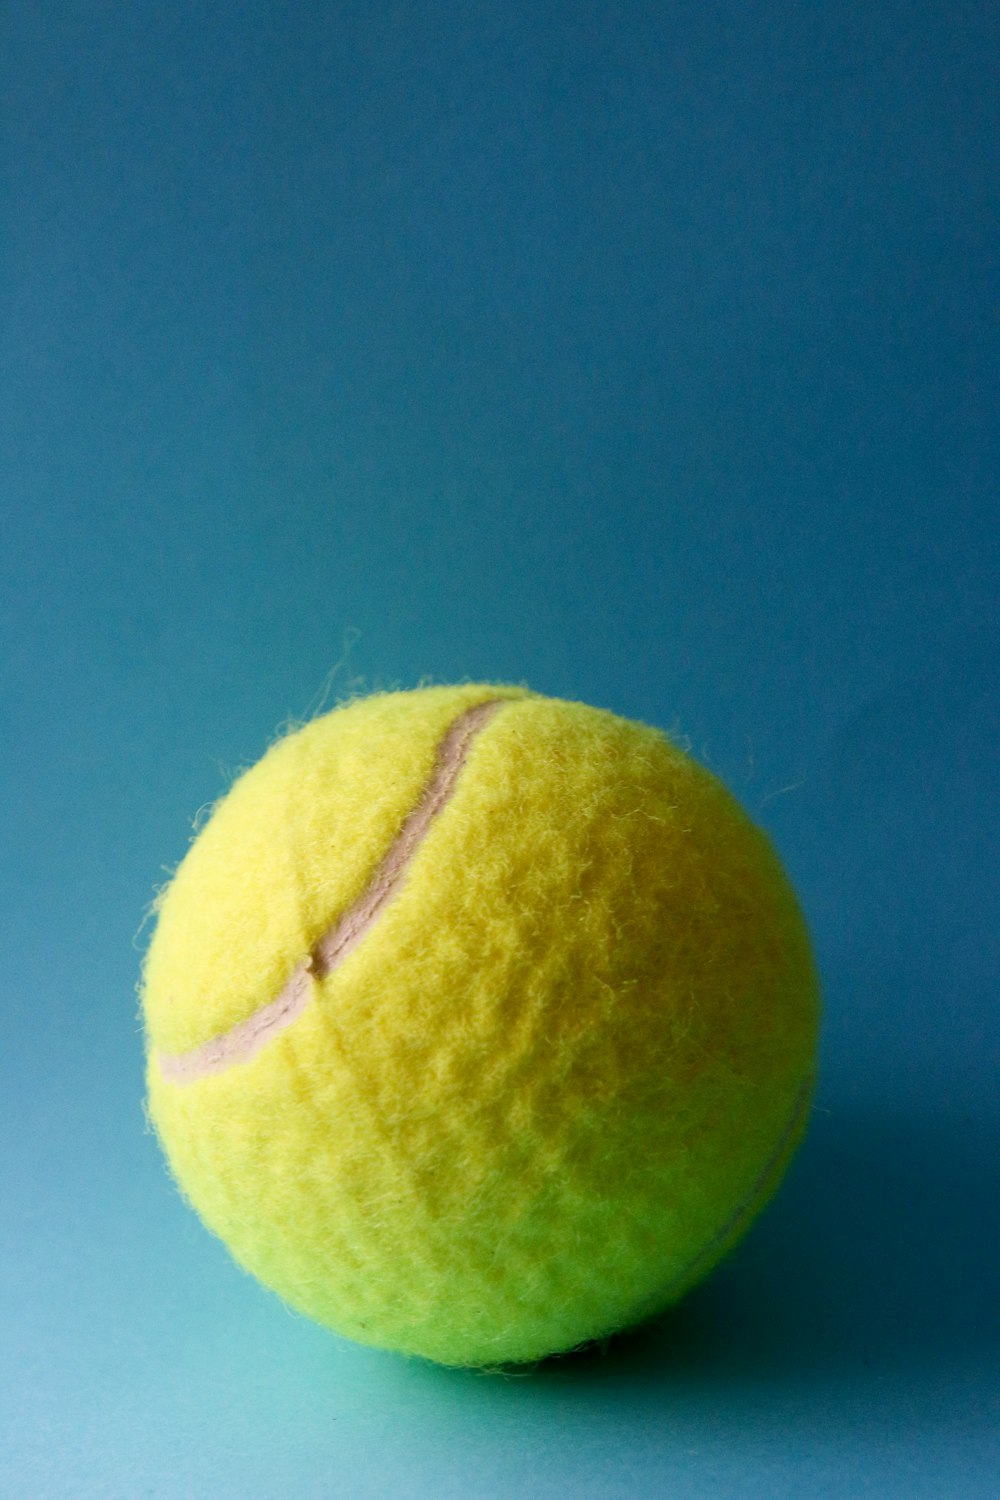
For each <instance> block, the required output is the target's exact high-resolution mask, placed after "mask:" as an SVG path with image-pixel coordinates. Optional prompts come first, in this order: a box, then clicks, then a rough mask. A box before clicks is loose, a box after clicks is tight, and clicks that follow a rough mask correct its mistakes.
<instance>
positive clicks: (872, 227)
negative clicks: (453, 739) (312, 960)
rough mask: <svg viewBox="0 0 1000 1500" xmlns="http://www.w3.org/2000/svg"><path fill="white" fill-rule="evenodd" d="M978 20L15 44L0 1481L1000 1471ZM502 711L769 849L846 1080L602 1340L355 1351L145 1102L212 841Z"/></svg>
mask: <svg viewBox="0 0 1000 1500" xmlns="http://www.w3.org/2000/svg"><path fill="white" fill-rule="evenodd" d="M998 41H1000V28H998V22H997V19H996V15H995V13H992V12H991V9H990V7H988V6H984V5H982V4H978V3H976V4H973V3H966V0H951V3H949V4H948V5H944V4H937V3H930V4H924V5H919V6H915V5H906V4H902V3H892V0H890V3H886V4H881V5H870V4H860V3H846V0H832V3H830V4H826V5H823V6H806V5H801V4H798V5H796V4H791V3H781V0H753V3H749V4H735V3H732V0H718V3H706V4H701V5H697V6H694V5H682V4H679V3H674V0H658V3H655V4H653V3H648V4H647V3H626V4H624V5H616V6H611V5H607V4H601V3H596V0H594V3H585V4H579V5H571V6H566V5H563V4H555V3H549V0H542V3H540V4H532V5H527V4H522V3H520V0H515V3H512V4H507V5H503V6H488V5H485V4H477V3H449V4H445V3H441V0H430V3H427V4H423V5H415V4H410V3H406V0H399V3H394V4H386V3H381V0H376V3H366V4H359V3H353V0H347V3H344V4H338V5H336V6H325V5H318V4H303V5H297V6H292V7H279V6H277V5H274V4H269V3H264V0H249V3H248V4H244V5H241V6H237V5H235V4H229V3H222V4H218V5H215V6H211V7H206V6H203V5H196V4H194V3H192V0H179V3H176V4H174V5H171V6H158V5H153V4H151V3H149V0H134V3H132V4H128V5H126V4H124V3H121V0H98V3H88V4H82V3H79V4H75V3H71V0H38V3H37V4H34V5H32V6H30V7H21V8H19V9H17V8H15V7H7V8H6V14H5V21H4V27H3V36H2V40H0V68H2V73H3V80H4V86H3V99H4V116H3V121H4V123H3V133H4V150H3V186H2V197H0V214H2V233H0V278H2V282H0V286H2V309H3V326H2V334H0V339H2V347H0V495H2V500H0V505H2V519H3V526H2V534H0V612H2V614H0V630H2V642H0V646H2V678H0V721H2V724H3V735H2V739H0V772H2V776H3V797H2V811H0V818H2V825H0V895H2V910H0V921H2V943H0V1002H2V1011H0V1127H2V1129H0V1138H2V1140H3V1142H4V1149H3V1152H2V1154H0V1203H2V1205H3V1210H2V1215H0V1326H2V1330H3V1336H2V1339H0V1493H2V1494H3V1495H5V1496H6V1495H11V1496H26V1497H29V1496H30V1497H35V1500H48V1497H53V1500H54V1497H65V1496H70V1495H71V1496H74V1497H82V1500H89V1497H91V1496H93V1497H97V1496H100V1497H105V1500H115V1497H119V1496H121V1497H129V1500H132V1497H136V1496H139V1495H151V1496H152V1495H155V1496H158V1497H164V1500H173V1497H192V1496H196V1497H200V1496H211V1497H213V1500H228V1497H233V1500H272V1497H274V1500H277V1497H285V1496H291V1495H294V1496H300V1497H312V1496H315V1497H325V1496H338V1497H339V1496H344V1497H351V1500H353V1497H359V1500H363V1497H369V1496H371V1497H379V1500H384V1497H386V1496H399V1497H401V1500H423V1497H427V1500H449V1497H455V1500H479V1497H497V1500H505V1497H515V1496H523V1495H531V1496H532V1497H534V1500H548V1497H552V1500H555V1497H562V1496H569V1495H573V1496H578V1497H581V1500H585V1497H591V1496H592V1497H595V1500H597V1497H602V1500H603V1497H607V1500H618V1497H626V1496H629V1497H631V1496H636V1497H639V1496H642V1497H646V1496H656V1495H664V1496H667V1495H669V1496H670V1497H672V1500H686V1497H713V1500H714V1497H719V1500H725V1497H730V1496H731V1497H743V1496H758V1495H759V1496H761V1497H768V1500H780V1497H784V1496H788V1497H800V1496H809V1497H812V1500H823V1497H831V1500H833V1497H841V1496H843V1497H855V1496H861V1495H872V1496H879V1497H894V1496H897V1495H898V1496H900V1497H906V1500H921V1497H924V1496H927V1497H930V1496H950V1495H955V1496H961V1497H964V1500H976V1497H979V1496H983V1497H985V1496H987V1495H993V1494H995V1493H996V1480H997V1473H998V1471H1000V1439H998V1433H1000V1376H998V1370H1000V1358H998V1355H1000V1295H998V1293H1000V1277H998V1271H997V1266H998V1262H997V1250H996V1246H997V1243H998V1238H1000V1223H998V1217H1000V1215H998V1207H997V1204H998V1191H997V1190H998V1186H1000V1184H998V1180H997V1149H996V1142H997V1139H998V1129H1000V1104H998V1097H997V1095H998V1090H997V1078H998V1061H1000V1046H998V1042H1000V1026H998V1021H997V1002H996V974H997V959H998V948H1000V943H998V931H1000V924H998V917H1000V900H998V897H1000V878H998V860H997V841H998V833H1000V827H998V821H1000V820H998V811H997V809H998V806H1000V800H998V797H997V779H996V760H997V748H996V747H997V743H998V735H1000V671H998V652H997V644H998V641H997V622H998V618H1000V615H998V600H997V577H998V545H997V543H998V537H1000V524H998V515H997V499H996V497H997V481H998V465H997V456H998V455H997V448H998V424H997V399H996V398H997V391H998V375H1000V370H998V358H997V356H998V345H1000V339H998V325H997V321H996V317H995V312H996V305H997V294H998V290H1000V288H998V280H1000V278H998V274H997V272H998V266H997V248H996V247H997V227H998V215H997V201H996V194H997V182H998V180H1000V175H998V168H1000V162H998V159H997V158H998V154H1000V95H998V92H997V90H996V86H995V81H996V76H997V66H998V62H1000V55H998V54H1000V46H998ZM459 678H497V679H503V680H524V681H527V682H529V683H530V684H531V685H532V686H533V687H535V688H536V689H538V690H540V691H543V692H547V693H551V694H554V695H558V696H563V697H569V698H579V699H583V700H585V701H589V702H593V703H596V704H599V705H601V706H604V707H607V708H611V709H614V710H616V711H618V712H620V713H624V714H627V715H629V716H631V717H635V718H640V719H645V720H647V721H649V722H652V723H655V724H659V725H661V726H662V727H664V728H666V729H669V730H671V731H674V732H676V733H678V734H680V735H682V736H683V737H684V738H685V739H686V741H687V742H688V743H689V744H690V747H691V749H692V751H693V753H694V754H696V755H697V756H698V757H699V758H700V759H701V760H702V761H703V762H704V763H705V764H707V765H709V766H710V767H711V768H712V769H713V770H714V771H715V772H716V773H717V774H719V775H720V776H722V777H723V779H724V780H725V781H726V782H727V783H728V785H729V786H730V787H731V788H732V790H733V791H734V792H735V793H736V794H737V795H738V796H739V797H740V798H741V800H742V801H743V803H744V805H745V806H746V807H747V809H748V810H749V811H750V813H751V814H752V815H753V816H754V817H755V818H757V819H758V821H760V822H761V823H762V824H763V825H764V826H765V827H767V828H768V830H769V831H770V833H771V834H772V836H773V838H774V839H775V841H776V842H777V845H778V847H779V849H780V851H781V854H782V856H783V858H784V860H785V862H786V864H787V867H788V869H789V872H790V874H791V876H792V878H793V880H794V882H795V884H796V886H797V888H798V890H799V892H800V895H801V898H802V901H803V905H804V907H805V910H806V912H807V916H808V918H809V921H810V925H811V927H812V930H813V934H814V938H815V943H816V948H817V954H818V958H819V963H820V967H821V971H822V976H823V984H824V993H825V1002H826V1022H825V1030H824V1037H823V1053H822V1079H821V1087H820V1092H819V1098H818V1102H817V1109H816V1114H815V1118H814V1121H813V1126H812V1130H811V1133H810V1136H809V1139H808V1141H807V1144H806V1146H805V1147H804V1149H803V1151H802V1153H801V1154H800V1157H799V1158H798V1160H797V1162H796V1164H795V1166H794V1167H793V1170H792V1172H791V1174H790V1176H789V1178H788V1180H787V1182H786V1185H785V1187H784V1189H783V1191H782V1193H781V1195H780V1196H779V1198H778V1199H777V1201H776V1202H775V1204H774V1205H773V1206H772V1207H771V1209H770V1210H769V1211H768V1212H767V1213H766V1214H765V1216H764V1217H763V1219H762V1220H761V1221H760V1223H759V1224H758V1225H757V1226H756V1227H755V1229H754V1230H753V1232H752V1233H751V1235H750V1236H749V1237H748V1238H747V1240H746V1241H744V1243H743V1245H742V1246H741V1248H740V1249H739V1251H738V1253H737V1254H736V1256H735V1257H734V1258H733V1259H732V1260H731V1261H730V1262H729V1263H728V1264H727V1265H726V1266H725V1267H724V1268H723V1269H721V1270H720V1271H719V1273H718V1274H717V1275H716V1276H715V1277H714V1278H713V1279H711V1280H710V1281H709V1282H708V1283H707V1284H706V1285H705V1286H703V1287H702V1288H701V1289H699V1290H698V1291H697V1292H695V1293H694V1294H692V1295H691V1297H690V1298H689V1299H688V1300H687V1301H686V1302H685V1303H684V1304H683V1305H682V1306H681V1307H680V1308H679V1309H678V1310H677V1311H676V1313H675V1314H673V1315H672V1316H671V1317H669V1318H668V1319H665V1320H663V1321H662V1322H660V1323H658V1324H656V1325H654V1326H652V1327H650V1328H648V1329H646V1330H645V1331H643V1332H641V1333H638V1334H636V1335H633V1336H631V1337H629V1338H626V1339H622V1340H620V1341H618V1342H616V1343H613V1344H612V1346H611V1347H610V1349H609V1350H608V1351H607V1352H606V1353H605V1354H604V1355H603V1356H602V1355H598V1354H591V1355H589V1356H579V1357H575V1358H573V1359H568V1360H562V1361H557V1362H553V1363H552V1364H551V1365H545V1366H543V1367H541V1368H540V1369H538V1370H536V1371H535V1372H534V1373H532V1374H530V1375H523V1376H517V1377H498V1376H492V1377H485V1376H477V1375H470V1374H467V1373H461V1372H456V1371H446V1370H441V1369H437V1368H435V1367H433V1366H430V1365H427V1364H423V1363H421V1362H419V1361H410V1362H407V1361H405V1360H402V1359H400V1358H398V1357H395V1356H393V1355H390V1354H381V1353H377V1352H374V1351H371V1350H366V1349H360V1348H356V1347H354V1346H352V1345H350V1344H348V1343H345V1342H344V1341H341V1340H337V1339H335V1338H333V1337H332V1336H330V1335H328V1334H326V1333H324V1332H323V1331H321V1330H319V1329H317V1328H315V1327H313V1326H311V1325H309V1324H308V1323H306V1322H305V1321H304V1320H301V1319H299V1318H296V1317H293V1316H290V1315H289V1314H288V1312H287V1311H286V1310H285V1309H284V1308H283V1307H282V1306H281V1305H280V1303H279V1302H278V1301H277V1300H276V1299H275V1298H274V1297H272V1296H271V1295H270V1294H268V1293H266V1292H264V1291H262V1290H261V1289H260V1288H258V1287H257V1286H256V1285H255V1284H254V1283H252V1282H251V1281H250V1280H249V1279H248V1278H246V1277H245V1276H243V1275H242V1273H240V1272H239V1271H238V1270H237V1269H236V1268H235V1266H234V1265H233V1264H232V1263H231V1261H230V1260H229V1258H228V1256H227V1254H226V1252H225V1251H224V1250H223V1248H222V1247H221V1245H219V1244H218V1243H217V1242H216V1241H214V1240H213V1239H212V1238H211V1237H210V1236H209V1235H208V1234H207V1233H206V1232H205V1231H204V1230H203V1229H202V1228H201V1227H200V1225H199V1224H198V1222H197V1221H196V1220H195V1218H194V1216H193V1215H192V1214H191V1213H190V1212H189V1211H188V1210H187V1209H186V1208H185V1207H184V1205H183V1204H182V1202H181V1201H180V1200H179V1198H178V1197H177V1196H176V1195H175V1194H174V1192H173V1190H172V1189H171V1187H170V1185H169V1182H168V1179H167V1176H166V1173H165V1170H164V1168H163V1165H162V1162H161V1159H160V1157H159V1154H158V1151H157V1147H156V1144H155V1141H154V1140H153V1139H152V1137H151V1136H150V1135H149V1134H148V1133H147V1132H146V1131H145V1128H144V1120H143V1113H142V1103H141V1100H142V1066H143V1043H142V1036H141V1030H140V1027H139V1024H138V1020H137V1003H136V999H135V993H134V986H135V983H136V980H137V977H138V970H139V963H140V957H141V952H142V949H143V946H144V943H145V941H146V939H147V937H148V931H149V926H148V923H146V924H145V925H143V916H144V913H145V912H146V910H147V907H148V904H149V902H150V899H151V897H152V893H153V891H154V889H155V887H156V886H158V885H159V884H161V883H162V881H163V880H164V879H165V872H167V871H169V870H170V869H171V868H173V867H174V866H175V865H176V863H177V861H178V859H179V858H180V857H181V855H182V854H183V852H184V850H185V848H186V847H187V844H188V841H189V838H190V835H191V826H192V820H193V819H194V816H195V814H196V812H197V810H198V809H199V808H201V807H203V806H204V805H205V804H208V803H210V802H212V801H213V800H214V799H215V798H216V797H217V796H218V795H219V793H220V792H221V790H222V789H223V788H224V787H225V786H226V785H227V784H228V782H229V780H230V779H231V777H232V775H233V773H234V771H235V770H236V769H237V768H239V767H240V766H242V765H245V764H248V763H250V762H252V761H253V760H254V759H256V758H257V756H259V755H260V754H261V753H262V751H263V750H264V749H265V748H266V746H267V744H268V743H269V742H270V740H271V739H272V738H273V736H274V733H275V732H276V730H277V728H278V726H279V725H280V724H281V723H282V722H284V721H285V720H286V719H288V718H299V717H302V716H305V715H308V714H309V713H311V712H314V711H316V709H317V708H318V707H319V706H320V705H321V704H323V703H332V702H333V701H335V700H336V699H337V698H338V697H339V696H341V695H343V694H345V693H348V692H353V691H357V690H358V689H359V688H378V687H387V686H395V685H400V686H414V685H416V684H417V683H418V682H420V681H422V680H426V679H430V680H434V681H450V680H454V679H459Z"/></svg>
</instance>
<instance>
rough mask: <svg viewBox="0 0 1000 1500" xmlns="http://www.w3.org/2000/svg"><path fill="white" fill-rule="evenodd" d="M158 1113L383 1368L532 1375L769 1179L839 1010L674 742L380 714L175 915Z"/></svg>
mask: <svg viewBox="0 0 1000 1500" xmlns="http://www.w3.org/2000/svg"><path fill="white" fill-rule="evenodd" d="M158 906H159V909H158V920H157V925H156V930H155V933H154V936H153V940H152V942H151V945H150V948H149V951H148V953H147V955H146V960H145V963H144V975H143V984H142V993H143V1004H144V1013H145V1024H146V1033H147V1039H148V1066H147V1079H148V1110H149V1114H150V1116H151V1119H152V1121H153V1123H154V1125H155V1128H156V1131H157V1132H158V1134H159V1137H160V1140H161V1141H162V1144H163V1147H164V1149H165V1152H166V1155H167V1157H168V1159H169V1162H170V1165H171V1167H172V1170H173V1173H174V1175H175V1177H176V1180H177V1182H178V1184H179V1185H180V1187H181V1189H182V1191H183V1192H184V1194H185V1195H186V1196H187V1197H188V1198H189V1199H190V1201H191V1203H192V1204H193V1205H194V1207H195V1208H196V1209H197V1211H198V1213H199V1214H200V1215H201V1217H202V1218H203V1220H204V1221H205V1223H206V1224H207V1225H208V1226H209V1227H210V1228H211V1229H212V1230H214V1231H215V1233H216V1234H218V1235H219V1236H221V1238H222V1239H223V1240H224V1241H225V1243H226V1244H227V1245H228V1246H229V1248H230V1250H231V1251H232V1253H233V1255H234V1256H235V1257H236V1259H237V1260H238V1261H239V1262H240V1263H241V1264H242V1265H243V1266H244V1267H246V1268H247V1269H248V1270H249V1271H251V1272H253V1273H254V1274H255V1275H256V1276H257V1277H259V1278H260V1280H261V1281H262V1282H264V1283H265V1284H266V1285H267V1286H269V1287H272V1288H273V1289H274V1290H275V1291H276V1292H278V1293H279V1294H280V1296H281V1297H282V1298H284V1299H285V1300H286V1302H287V1303H289V1304H291V1306H292V1307H294V1308H297V1309H299V1310H301V1311H302V1312H304V1313H307V1314H309V1315H310V1316H312V1317H314V1318H316V1319H318V1320H319V1322H321V1323H323V1324H326V1325H327V1326H328V1327H330V1328H331V1329H334V1330H336V1331H337V1332H339V1333H341V1334H344V1335H347V1336H349V1337H350V1338H352V1339H356V1340H359V1341H360V1342H362V1343H366V1344H373V1345H377V1346H381V1347H384V1348H388V1349H395V1350H400V1351H403V1352H405V1353H408V1354H415V1355H422V1356H425V1357H426V1358H429V1359H432V1360H436V1361H439V1362H441V1363H443V1364H448V1365H462V1366H477V1367H482V1366H495V1365H501V1364H505V1363H514V1362H523V1361H534V1360H538V1359H539V1358H541V1357H543V1356H545V1355H549V1354H552V1353H555V1352H559V1351H565V1350H569V1349H571V1348H573V1347H575V1346H578V1345H580V1344H582V1343H586V1342H588V1341H590V1340H594V1339H597V1338H603V1337H605V1336H607V1335H609V1334H611V1333H612V1332H614V1331H616V1330H620V1329H623V1328H626V1327H629V1326H633V1325H635V1324H637V1323H640V1322H642V1321H644V1320H645V1319H647V1318H649V1317H650V1316H652V1315H654V1314H656V1313H658V1312H660V1311H661V1310H662V1309H664V1308H666V1307H668V1306H669V1305H670V1304H671V1303H673V1302H675V1301H676V1300H677V1298H679V1297H680V1296H681V1295H682V1294H683V1293H684V1292H685V1291H686V1290H687V1289H688V1288H689V1287H691V1286H692V1285H693V1284H694V1283H695V1282H697V1281H698V1280H699V1279H700V1278H701V1277H702V1276H704V1275H705V1273H706V1272H707V1271H708V1270H709V1269H710V1268H711V1267H712V1266H713V1265H714V1264H715V1263H716V1262H717V1261H718V1260H719V1259H720V1258H721V1257H722V1256H723V1254H724V1253H725V1252H726V1251H727V1250H728V1249H729V1247H730V1246H731V1245H732V1244H733V1243H734V1242H735V1241H736V1240H737V1239H738V1238H739V1236H740V1235H741V1234H742V1233H743V1231H744V1230H745V1229H746V1227H747V1225H748V1224H749V1222H750V1220H751V1219H752V1217H753V1216H754V1215H755V1214H756V1212H757V1211H758V1209H759V1208H760V1207H761V1205H762V1204H763V1203H764V1202H765V1201H766V1200H767V1199H768V1198H769V1197H770V1195H771V1194H772V1192H773V1191H774V1189H775V1187H776V1186H777V1184H778V1181H779V1179H780V1177H781V1176H782V1173H783V1171H784V1169H785V1167H786V1165H787V1163H788V1160H789V1158H790V1156H791V1154H792V1152H793V1150H794V1148H795V1146H796V1144H797V1142H798V1140H799V1138H800V1136H801V1134H802V1132H803V1129H804V1126H805V1121H806V1115H807V1110H808V1106H809V1100H810V1095H811V1091H812V1084H813V1076H814V1067H815V1048H816V1029H817V1010H818V997H817V981H816V975H815V970H814V966H813V961H812V957H811V953H810V946H809V939H808V936H807V932H806V927H805V924H804V922H803V918H802V915H801V913H800V910H799V907H798V905H797V903H796V900H795V897H794V895H793V892H792V890H791V888H790V886H789V884H788V882H787V880H786V878H785V875H784V874H783V871H782V868H781V866H780V864H779V861H778V858H777V856H776V855H775V853H774V850H773V849H772V847H771V845H770V843H769V842H768V840H767V838H766V837H765V835H764V834H763V833H762V832H761V831H760V830H759V829H758V828H756V827H755V826H754V825H753V824H752V823H751V821H750V820H749V818H748V817H747V816H746V814H745V813H744V812H743V811H742V810H741V809H740V807H739V805H738V804H737V803H736V802H735V801H734V799H733V798H732V796H731V795H730V794H729V793H728V792H727V791H726V790H725V789H724V787H723V786H722V785H721V783H720V782H719V781H718V780H716V779H715V777H713V776H712V775H710V774H709V773H708V772H707V771H706V770H704V769H702V768H701V767H700V766H699V765H698V764H696V763H695V762H694V761H693V760H692V759H690V758H689V757H688V756H687V755H685V754H684V753H683V752H682V751H681V750H680V749H678V748H677V747H676V746H675V745H674V744H673V743H671V741H670V740H668V739H667V738H666V737H665V735H663V734H662V733H661V732H659V731H658V730H656V729H652V728H649V727H646V726H645V725H642V724H638V723H632V722H630V721H627V720H625V719H622V718H619V717H617V716H615V715H614V714H611V713H609V712H605V711H602V710H600V709H596V708H591V707H587V706H585V705H583V704H580V703H570V702H563V701H557V700H553V699H550V698H545V697H541V696H539V695H537V694H534V693H532V692H530V691H528V690H526V689H522V688H519V687H509V686H495V685H482V684H479V685H476V684H473V685H464V686H460V687H432V688H424V689H420V690H417V691H413V692H398V693H381V694H376V695H373V696H371V697H367V698H363V699H359V700H356V701H353V702H350V703H348V704H346V705H345V706H342V707H339V708H337V709H335V710H334V711H333V712H331V713H329V714H327V715H325V716H324V717H322V718H318V719H316V720H315V721H314V722H312V723H310V724H308V725H306V726H305V727H304V728H301V729H299V730H298V731H297V732H295V733H291V734H289V735H288V736H287V737H286V738H284V739H282V740H281V741H280V742H279V743H277V744H276V745H274V746H273V747H272V748H271V749H270V750H269V751H268V752H267V754H266V755H265V756H264V757H263V759H262V760H261V761H260V762H259V763H258V764H257V765H256V766H255V767H253V769H251V770H250V771H248V772H246V773H245V774H244V775H242V776H241V777H240V778H239V779H238V780H237V781H236V782H235V784H234V785H233V787H232V789H231V790H230V791H229V792H228V794H227V795H226V796H225V797H224V798H223V800H222V801H221V802H220V803H219V804H218V805H217V807H216V808H215V810H214V812H213V814H212V816H211V818H210V819H209V821H208V823H207V824H206V826H205V827H204V829H203V830H202V832H201V833H200V834H199V835H198V837H197V838H196V840H195V841H194V843H193V844H192V846H191V848H190V849H189V851H188V852H187V855H186V857H185V858H184V860H183V861H182V863H181V864H180V866H179V868H178V870H177V872H176V874H175V876H174V878H173V880H172V882H171V883H170V885H169V886H168V887H167V889H166V892H165V894H164V895H163V896H162V898H161V900H160V902H159V903H158Z"/></svg>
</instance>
